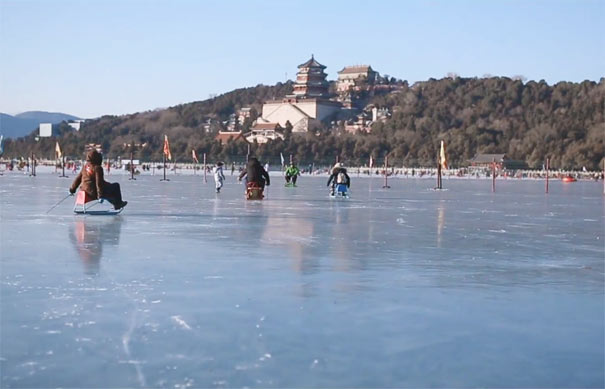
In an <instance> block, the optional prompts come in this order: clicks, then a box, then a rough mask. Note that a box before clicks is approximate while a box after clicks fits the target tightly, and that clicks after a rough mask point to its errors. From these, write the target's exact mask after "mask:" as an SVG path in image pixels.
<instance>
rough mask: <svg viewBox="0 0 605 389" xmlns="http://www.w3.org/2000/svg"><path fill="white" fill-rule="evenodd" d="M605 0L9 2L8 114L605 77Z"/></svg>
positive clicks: (85, 113) (2, 19) (1, 17)
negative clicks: (355, 84)
mask: <svg viewBox="0 0 605 389" xmlns="http://www.w3.org/2000/svg"><path fill="white" fill-rule="evenodd" d="M603 20H605V1H601V0H568V1H561V0H543V1H530V0H517V1H501V0H489V1H480V0H475V1H462V0H441V1H436V0H432V1H428V0H427V1H404V0H393V1H380V0H375V1H367V0H364V1H358V0H344V1H340V0H322V1H315V0H305V1H300V0H296V1H294V0H258V1H252V0H247V1H246V0H241V1H240V0H223V1H219V0H216V1H214V0H199V1H193V0H151V1H142V0H119V1H118V0H99V1H92V0H90V1H83V0H81V1H67V0H52V1H47V0H37V1H36V0H0V112H4V113H8V114H17V113H20V112H24V111H30V110H41V111H52V112H64V113H68V114H73V115H76V116H79V117H82V118H93V117H98V116H101V115H105V114H112V115H121V114H127V113H134V112H140V111H147V110H153V109H156V108H164V107H169V106H174V105H177V104H182V103H188V102H192V101H200V100H205V99H207V98H209V96H211V95H214V94H222V93H225V92H229V91H231V90H233V89H236V88H242V87H249V86H255V85H257V84H266V85H273V84H275V83H277V82H279V81H284V80H286V79H287V78H288V79H293V78H294V77H295V75H296V71H297V66H298V65H299V64H301V63H303V62H305V61H306V60H307V59H309V58H310V56H311V54H314V55H315V58H316V59H317V60H318V61H319V62H321V63H322V64H324V65H325V66H327V69H326V72H327V73H328V79H336V77H337V72H338V71H339V70H341V69H342V68H343V67H344V66H348V65H358V64H369V65H371V66H372V68H373V69H375V70H376V71H378V72H380V73H381V74H383V75H384V74H388V75H390V76H393V77H396V78H400V79H403V80H408V81H409V82H410V84H411V83H413V82H416V81H424V80H428V79H429V78H436V79H439V78H443V77H445V76H446V75H447V74H448V73H456V74H458V75H460V76H462V77H483V76H485V75H493V76H507V77H512V76H517V75H521V76H524V77H526V78H527V79H528V80H536V81H539V80H542V79H543V80H545V81H546V82H548V83H549V84H551V85H552V84H555V83H557V82H560V81H572V82H581V81H583V80H592V81H597V82H598V81H599V79H600V78H601V77H605V22H603Z"/></svg>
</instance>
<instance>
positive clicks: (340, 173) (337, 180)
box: [327, 162, 351, 196]
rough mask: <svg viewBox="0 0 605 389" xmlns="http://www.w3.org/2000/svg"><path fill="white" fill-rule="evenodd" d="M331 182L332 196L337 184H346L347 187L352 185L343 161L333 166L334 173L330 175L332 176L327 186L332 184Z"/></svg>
mask: <svg viewBox="0 0 605 389" xmlns="http://www.w3.org/2000/svg"><path fill="white" fill-rule="evenodd" d="M330 183H331V184H332V187H331V189H330V195H332V196H334V192H335V189H336V186H337V185H345V186H346V187H347V188H350V187H351V178H350V177H349V175H348V174H347V169H345V168H344V167H343V165H342V163H340V162H339V163H337V164H336V165H334V167H333V168H332V175H330V178H329V179H328V185H327V186H330Z"/></svg>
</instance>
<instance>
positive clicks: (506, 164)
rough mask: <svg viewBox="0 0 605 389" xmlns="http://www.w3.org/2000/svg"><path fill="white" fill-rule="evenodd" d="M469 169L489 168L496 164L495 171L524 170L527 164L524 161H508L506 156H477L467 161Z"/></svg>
mask: <svg viewBox="0 0 605 389" xmlns="http://www.w3.org/2000/svg"><path fill="white" fill-rule="evenodd" d="M469 163H470V167H471V168H481V169H484V168H490V169H491V167H492V164H494V163H495V164H496V168H497V169H500V170H501V169H509V170H512V169H525V168H527V164H526V163H525V162H524V161H516V160H514V159H510V158H508V157H507V156H506V154H477V155H475V157H474V158H473V159H471V160H470V161H469Z"/></svg>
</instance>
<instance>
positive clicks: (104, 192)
mask: <svg viewBox="0 0 605 389" xmlns="http://www.w3.org/2000/svg"><path fill="white" fill-rule="evenodd" d="M102 164H103V156H102V155H101V153H99V152H98V151H97V150H94V149H93V150H91V151H89V152H88V154H87V155H86V163H85V164H84V166H83V167H82V170H81V171H80V174H78V176H77V177H76V179H75V180H74V182H73V183H72V184H71V187H70V188H69V193H71V194H74V193H76V190H77V189H78V186H80V185H82V187H81V188H80V189H81V190H83V191H84V192H86V194H87V195H88V196H90V197H91V198H93V199H97V200H99V202H100V203H102V202H103V200H107V201H109V202H110V203H111V204H113V207H114V208H115V209H122V208H124V207H125V206H126V204H128V201H122V191H121V190H120V184H118V183H117V182H114V183H109V182H106V181H105V179H104V178H103V166H102ZM74 166H75V164H74ZM74 169H75V167H74Z"/></svg>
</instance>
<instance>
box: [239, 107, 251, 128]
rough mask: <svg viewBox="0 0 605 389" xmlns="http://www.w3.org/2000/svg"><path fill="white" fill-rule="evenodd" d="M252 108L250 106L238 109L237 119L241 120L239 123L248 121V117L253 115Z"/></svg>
mask: <svg viewBox="0 0 605 389" xmlns="http://www.w3.org/2000/svg"><path fill="white" fill-rule="evenodd" d="M251 110H252V108H250V107H243V108H241V109H240V110H239V111H237V120H239V124H240V125H241V124H244V121H246V119H248V118H249V117H250V116H251V115H252V112H251Z"/></svg>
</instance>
